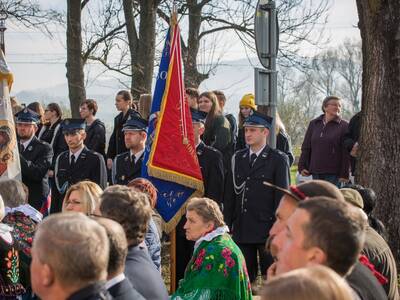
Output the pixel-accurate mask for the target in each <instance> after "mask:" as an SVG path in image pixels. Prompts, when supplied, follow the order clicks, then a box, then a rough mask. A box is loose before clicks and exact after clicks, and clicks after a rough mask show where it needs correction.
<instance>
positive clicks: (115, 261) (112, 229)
mask: <svg viewBox="0 0 400 300" xmlns="http://www.w3.org/2000/svg"><path fill="white" fill-rule="evenodd" d="M94 219H95V220H96V221H97V222H98V223H99V224H100V225H101V226H103V227H104V229H105V230H106V232H107V237H108V241H109V243H110V256H109V260H108V268H107V273H108V277H109V278H110V276H116V275H118V274H119V273H122V272H123V271H124V266H125V259H126V255H127V253H128V242H127V240H126V237H125V232H124V229H123V228H122V226H121V225H120V224H118V223H117V222H115V221H113V220H111V219H107V218H102V217H95V218H94Z"/></svg>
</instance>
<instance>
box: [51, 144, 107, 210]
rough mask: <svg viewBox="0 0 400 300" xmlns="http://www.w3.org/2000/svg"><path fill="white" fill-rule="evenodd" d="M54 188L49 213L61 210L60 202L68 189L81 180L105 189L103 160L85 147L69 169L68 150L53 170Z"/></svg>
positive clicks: (60, 157) (59, 158)
mask: <svg viewBox="0 0 400 300" xmlns="http://www.w3.org/2000/svg"><path fill="white" fill-rule="evenodd" d="M54 179H55V187H52V203H51V212H57V211H60V210H61V205H62V201H63V198H64V195H65V193H66V191H67V190H68V188H69V187H70V186H71V185H73V184H75V183H78V182H79V181H82V180H90V181H93V182H95V183H97V184H98V185H100V187H101V188H102V189H105V188H106V183H107V172H106V166H105V163H104V158H103V157H102V156H101V155H100V154H98V153H96V152H94V151H91V150H89V149H87V148H86V147H85V148H84V149H83V150H82V152H81V154H80V155H79V157H78V159H77V160H76V163H75V165H74V166H73V167H72V168H71V167H70V159H69V150H67V151H64V152H63V153H61V154H60V155H59V156H58V157H57V159H56V161H55V168H54Z"/></svg>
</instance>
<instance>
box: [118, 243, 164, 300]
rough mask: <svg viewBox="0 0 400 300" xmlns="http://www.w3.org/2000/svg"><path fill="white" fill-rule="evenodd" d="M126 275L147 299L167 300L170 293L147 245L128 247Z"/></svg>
mask: <svg viewBox="0 0 400 300" xmlns="http://www.w3.org/2000/svg"><path fill="white" fill-rule="evenodd" d="M124 273H125V276H126V277H127V278H128V279H129V281H130V282H131V284H132V286H133V288H134V289H136V290H137V291H138V292H139V293H140V294H141V295H142V296H143V297H144V298H145V299H151V300H167V299H168V293H167V289H166V287H165V284H164V281H163V279H162V277H161V273H160V272H159V271H158V270H157V268H156V266H155V265H154V263H153V261H152V260H151V258H150V256H149V253H148V251H147V248H146V246H141V245H140V246H136V247H129V248H128V255H127V257H126V261H125V271H124Z"/></svg>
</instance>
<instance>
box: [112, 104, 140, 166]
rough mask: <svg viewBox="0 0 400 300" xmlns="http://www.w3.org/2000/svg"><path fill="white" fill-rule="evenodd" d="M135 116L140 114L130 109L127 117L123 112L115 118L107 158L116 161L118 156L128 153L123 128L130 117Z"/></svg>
mask: <svg viewBox="0 0 400 300" xmlns="http://www.w3.org/2000/svg"><path fill="white" fill-rule="evenodd" d="M135 114H138V112H136V111H135V110H133V109H132V108H130V109H129V110H128V111H127V112H126V114H125V116H124V115H123V113H122V112H121V113H119V114H118V115H117V116H116V117H115V118H114V129H113V132H112V134H111V136H110V140H109V142H108V149H107V158H111V159H114V158H115V157H116V156H117V155H118V154H121V153H124V152H126V151H128V149H127V148H126V146H125V140H124V134H123V132H122V128H123V126H124V124H125V122H126V120H128V117H129V116H130V115H135Z"/></svg>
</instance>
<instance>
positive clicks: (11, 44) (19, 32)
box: [5, 0, 360, 94]
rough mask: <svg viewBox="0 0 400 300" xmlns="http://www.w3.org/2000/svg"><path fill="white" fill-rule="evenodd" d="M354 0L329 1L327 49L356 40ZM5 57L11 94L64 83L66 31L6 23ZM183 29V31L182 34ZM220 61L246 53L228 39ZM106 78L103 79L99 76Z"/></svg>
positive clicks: (51, 3)
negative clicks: (50, 33) (49, 34)
mask: <svg viewBox="0 0 400 300" xmlns="http://www.w3.org/2000/svg"><path fill="white" fill-rule="evenodd" d="M38 2H39V3H40V4H41V5H43V6H45V7H53V8H60V7H65V3H66V2H65V0H38ZM357 22H358V16H357V9H356V4H355V0H332V3H331V8H330V11H329V19H328V24H327V26H326V29H325V32H326V35H327V36H329V38H330V42H329V45H328V46H335V45H339V44H340V43H341V42H343V40H344V39H346V38H352V39H359V38H360V35H359V30H358V29H357V28H356V25H357ZM7 27H8V29H7V31H6V34H5V40H6V57H7V61H8V64H9V66H10V68H11V69H12V71H13V73H14V77H15V82H14V86H13V91H12V93H13V94H15V93H17V92H20V91H22V90H33V89H39V88H40V89H45V88H47V87H52V86H55V85H59V84H65V83H66V77H65V73H66V69H65V61H66V49H65V32H64V31H63V30H61V29H56V30H55V31H54V32H53V34H54V38H53V39H50V38H49V37H47V36H45V35H44V34H43V33H41V32H40V31H38V30H35V29H34V28H31V29H27V28H22V27H16V26H15V25H13V24H10V22H8V23H7ZM184 30H185V28H182V31H184ZM221 51H224V54H223V57H222V60H223V61H231V60H238V59H243V58H246V52H245V51H244V50H243V48H242V47H241V46H240V43H230V42H229V38H228V39H227V41H226V43H224V47H222V48H221ZM303 51H304V53H305V54H306V55H310V56H311V55H313V54H315V51H317V50H316V49H313V48H309V47H308V48H304V49H303ZM89 68H90V69H91V70H90V74H96V73H97V72H98V68H97V67H96V66H93V65H92V66H90V67H89ZM101 79H106V77H101Z"/></svg>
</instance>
